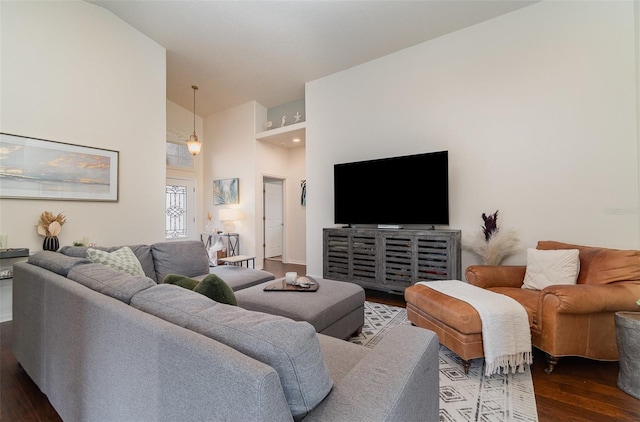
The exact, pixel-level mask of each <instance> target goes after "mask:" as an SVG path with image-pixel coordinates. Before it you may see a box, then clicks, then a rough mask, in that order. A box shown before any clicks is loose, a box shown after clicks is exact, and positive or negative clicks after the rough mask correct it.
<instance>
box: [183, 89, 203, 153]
mask: <svg viewBox="0 0 640 422" xmlns="http://www.w3.org/2000/svg"><path fill="white" fill-rule="evenodd" d="M191 88H193V134H192V135H191V136H189V140H188V141H187V148H188V149H189V152H190V153H191V155H193V156H194V157H195V156H196V155H198V154H200V148H202V143H201V142H200V141H198V135H196V90H197V89H198V87H197V86H195V85H191Z"/></svg>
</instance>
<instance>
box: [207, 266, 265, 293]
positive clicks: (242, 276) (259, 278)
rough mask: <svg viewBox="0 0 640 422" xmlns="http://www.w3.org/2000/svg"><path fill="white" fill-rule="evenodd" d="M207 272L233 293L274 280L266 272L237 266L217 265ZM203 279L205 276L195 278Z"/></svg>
mask: <svg viewBox="0 0 640 422" xmlns="http://www.w3.org/2000/svg"><path fill="white" fill-rule="evenodd" d="M208 272H209V273H210V274H215V275H217V276H218V277H220V278H221V279H223V280H224V282H225V283H227V284H228V285H229V287H231V290H233V291H234V292H236V291H238V290H241V289H246V288H247V287H251V286H255V285H256V284H260V283H264V282H265V281H270V280H275V276H274V275H273V274H271V273H269V272H267V271H264V270H256V269H253V268H247V267H239V266H237V265H218V266H217V267H211V268H210V269H209V271H208ZM205 277H206V275H203V276H200V277H196V278H197V279H203V278H205Z"/></svg>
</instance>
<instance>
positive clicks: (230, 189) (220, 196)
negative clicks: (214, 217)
mask: <svg viewBox="0 0 640 422" xmlns="http://www.w3.org/2000/svg"><path fill="white" fill-rule="evenodd" d="M239 183H240V182H239V179H238V178H237V177H236V178H233V179H220V180H214V181H213V205H221V204H238V203H239V202H240V194H239V189H238V185H239Z"/></svg>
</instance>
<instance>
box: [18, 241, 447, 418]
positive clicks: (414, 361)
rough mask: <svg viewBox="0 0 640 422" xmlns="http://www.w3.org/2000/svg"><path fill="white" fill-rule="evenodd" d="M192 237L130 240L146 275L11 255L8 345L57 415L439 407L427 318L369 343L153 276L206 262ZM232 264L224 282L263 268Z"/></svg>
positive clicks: (349, 412) (405, 411) (277, 414)
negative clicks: (15, 259) (14, 259)
mask: <svg viewBox="0 0 640 422" xmlns="http://www.w3.org/2000/svg"><path fill="white" fill-rule="evenodd" d="M167 243H168V244H167ZM195 243H199V242H195ZM195 243H189V242H163V243H161V244H156V245H147V246H146V247H145V246H144V245H138V246H132V247H131V248H132V250H134V252H135V253H136V256H137V257H138V259H139V260H140V262H141V264H142V266H143V269H144V272H145V274H146V276H131V275H127V274H124V273H121V272H118V271H115V270H113V269H111V268H109V267H107V266H104V265H101V264H97V263H91V262H90V261H89V260H87V259H86V258H84V257H83V251H82V250H81V249H78V248H63V250H62V252H63V253H58V252H47V251H43V252H38V253H36V254H34V255H32V256H31V257H30V258H29V260H28V262H25V263H20V264H16V265H15V266H14V287H13V310H14V318H13V343H12V348H13V352H14V354H15V357H16V358H17V360H18V362H19V363H20V364H21V365H22V367H23V368H24V370H25V371H26V372H27V374H28V375H29V376H30V377H31V378H32V379H33V381H34V382H35V383H36V384H37V385H38V387H39V388H40V389H41V391H42V392H43V393H44V394H46V395H47V397H48V398H49V401H50V402H51V404H52V405H53V407H54V408H55V409H56V410H57V411H58V413H59V414H60V416H61V417H62V419H63V420H65V421H92V422H93V421H192V420H193V421H196V420H197V421H205V420H206V421H291V420H305V421H347V420H348V421H383V420H384V421H391V420H397V421H436V420H438V339H437V337H436V336H435V334H434V333H433V332H431V331H428V330H424V329H420V328H417V327H410V326H399V327H395V328H394V329H392V330H390V332H389V333H388V334H387V335H386V336H385V337H384V338H383V339H382V341H381V342H380V343H378V344H377V345H376V347H375V348H374V349H368V348H365V347H362V346H359V345H355V344H352V343H349V342H347V341H344V340H340V339H338V338H334V337H329V336H326V335H323V334H318V333H316V331H315V329H314V328H313V326H311V325H310V324H309V323H307V322H304V321H294V320H292V319H289V318H286V317H282V316H278V315H271V314H268V313H263V312H255V311H250V310H246V309H243V308H241V307H236V306H230V305H226V304H222V303H217V302H214V301H213V300H211V299H209V298H207V297H205V296H203V295H200V294H198V293H195V292H192V291H190V290H187V289H184V288H181V287H178V286H175V285H170V284H162V283H160V284H159V282H161V281H162V277H163V275H165V274H168V273H177V274H183V275H187V276H190V277H198V276H204V275H206V274H205V273H208V271H209V269H208V268H206V269H205V268H204V267H203V268H200V269H197V268H194V264H193V263H189V264H185V263H186V262H189V261H190V259H191V258H192V257H193V254H192V253H189V248H190V247H194V248H198V247H199V246H197V245H196V244H195ZM156 250H157V253H156ZM207 267H208V264H207ZM232 268H233V267H226V268H225V267H221V270H222V271H231V272H233V273H230V274H229V275H235V276H236V278H235V281H229V280H232V279H233V277H229V275H228V276H227V277H224V276H221V277H222V278H223V279H225V281H228V282H229V284H234V283H237V286H240V285H245V284H249V285H251V284H252V283H254V282H255V284H258V283H260V282H261V281H262V280H257V281H256V280H248V278H249V277H248V273H245V274H244V275H242V274H240V272H237V273H236V272H235V271H237V270H234V269H232ZM198 271H200V272H201V273H200V274H196V272H198ZM255 271H259V270H255ZM202 272H205V273H202ZM267 274H268V273H267ZM260 275H262V274H261V273H254V274H253V277H254V278H257V276H260ZM244 276H247V279H244V280H243V279H242V277H244ZM237 286H236V287H237Z"/></svg>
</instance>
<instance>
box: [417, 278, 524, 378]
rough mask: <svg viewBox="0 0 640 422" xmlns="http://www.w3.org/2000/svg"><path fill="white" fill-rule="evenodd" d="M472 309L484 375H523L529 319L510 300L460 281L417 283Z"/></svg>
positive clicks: (515, 302)
mask: <svg viewBox="0 0 640 422" xmlns="http://www.w3.org/2000/svg"><path fill="white" fill-rule="evenodd" d="M416 284H421V285H423V286H426V287H429V288H431V289H433V290H436V291H438V292H440V293H443V294H445V295H447V296H451V297H454V298H456V299H460V300H462V301H464V302H467V303H468V304H469V305H471V306H473V307H474V308H475V309H476V311H478V314H480V320H481V321H482V346H483V347H484V359H485V363H486V365H485V366H486V367H485V374H486V375H487V376H488V375H491V374H494V373H507V372H509V369H511V371H512V372H513V373H515V372H516V369H517V370H518V372H524V365H525V364H529V365H530V364H531V363H532V362H533V356H532V355H531V331H530V330H529V319H528V317H527V312H526V311H525V310H524V308H523V307H522V305H520V304H519V303H518V302H517V301H515V300H513V299H512V298H510V297H508V296H505V295H501V294H499V293H495V292H492V291H490V290H486V289H483V288H480V287H477V286H473V285H471V284H468V283H465V282H462V281H459V280H440V281H428V282H424V281H421V282H418V283H416Z"/></svg>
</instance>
